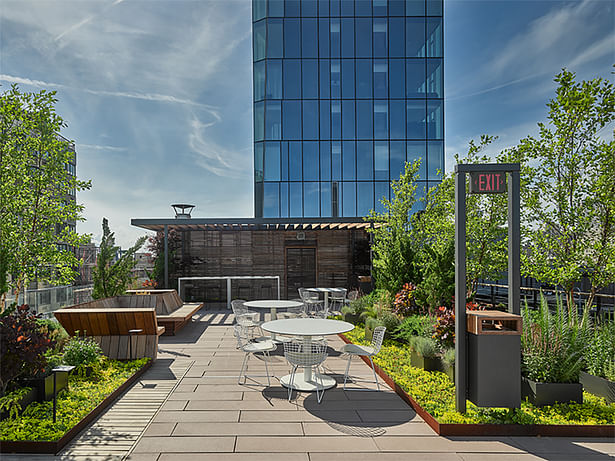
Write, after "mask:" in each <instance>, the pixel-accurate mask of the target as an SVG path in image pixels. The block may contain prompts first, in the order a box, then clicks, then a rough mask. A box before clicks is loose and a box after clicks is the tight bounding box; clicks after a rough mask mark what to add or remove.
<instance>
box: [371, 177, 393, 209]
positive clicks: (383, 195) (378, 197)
mask: <svg viewBox="0 0 615 461" xmlns="http://www.w3.org/2000/svg"><path fill="white" fill-rule="evenodd" d="M390 190H391V187H390V185H389V182H388V181H376V182H375V183H374V195H375V203H374V205H375V208H376V212H377V213H382V212H384V205H383V204H382V200H383V199H386V200H389V198H390V197H389V194H390Z"/></svg>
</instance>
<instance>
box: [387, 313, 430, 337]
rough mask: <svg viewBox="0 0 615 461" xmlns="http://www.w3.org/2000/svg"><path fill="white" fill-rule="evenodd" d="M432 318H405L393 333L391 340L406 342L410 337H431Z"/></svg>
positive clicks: (414, 316)
mask: <svg viewBox="0 0 615 461" xmlns="http://www.w3.org/2000/svg"><path fill="white" fill-rule="evenodd" d="M433 329H434V318H433V317H431V316H429V315H411V316H410V317H406V318H405V319H404V320H403V321H402V322H401V324H400V325H399V326H398V327H397V328H396V329H395V331H394V332H393V335H392V336H393V338H395V339H397V340H398V341H403V342H406V343H407V342H408V341H409V340H410V338H411V337H412V336H424V337H431V335H432V334H433Z"/></svg>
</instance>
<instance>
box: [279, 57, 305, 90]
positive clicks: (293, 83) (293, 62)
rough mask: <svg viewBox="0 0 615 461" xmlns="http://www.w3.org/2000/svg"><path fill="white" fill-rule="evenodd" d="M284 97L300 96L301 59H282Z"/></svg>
mask: <svg viewBox="0 0 615 461" xmlns="http://www.w3.org/2000/svg"><path fill="white" fill-rule="evenodd" d="M283 62H284V98H286V99H299V98H301V61H300V60H298V59H285V60H284V61H283Z"/></svg>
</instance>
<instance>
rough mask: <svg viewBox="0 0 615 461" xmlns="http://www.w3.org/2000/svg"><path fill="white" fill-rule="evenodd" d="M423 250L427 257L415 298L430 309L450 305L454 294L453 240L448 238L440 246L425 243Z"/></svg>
mask: <svg viewBox="0 0 615 461" xmlns="http://www.w3.org/2000/svg"><path fill="white" fill-rule="evenodd" d="M423 250H424V252H425V254H426V256H427V258H426V260H425V262H424V266H423V281H422V282H421V284H420V287H419V289H418V290H417V291H418V292H417V295H416V297H417V299H420V300H421V301H422V303H423V304H424V305H427V306H429V308H430V310H432V311H433V310H435V309H436V308H438V307H439V306H447V307H452V303H453V296H454V295H455V240H449V241H448V242H446V243H445V244H443V245H442V246H441V247H437V246H436V247H434V248H431V247H430V246H427V245H426V246H425V247H424V248H423Z"/></svg>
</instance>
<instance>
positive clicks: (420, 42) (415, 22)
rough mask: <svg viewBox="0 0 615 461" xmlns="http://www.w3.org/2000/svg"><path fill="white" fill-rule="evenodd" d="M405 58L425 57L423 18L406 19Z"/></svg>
mask: <svg viewBox="0 0 615 461" xmlns="http://www.w3.org/2000/svg"><path fill="white" fill-rule="evenodd" d="M406 57H408V58H424V57H425V18H407V19H406Z"/></svg>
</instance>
